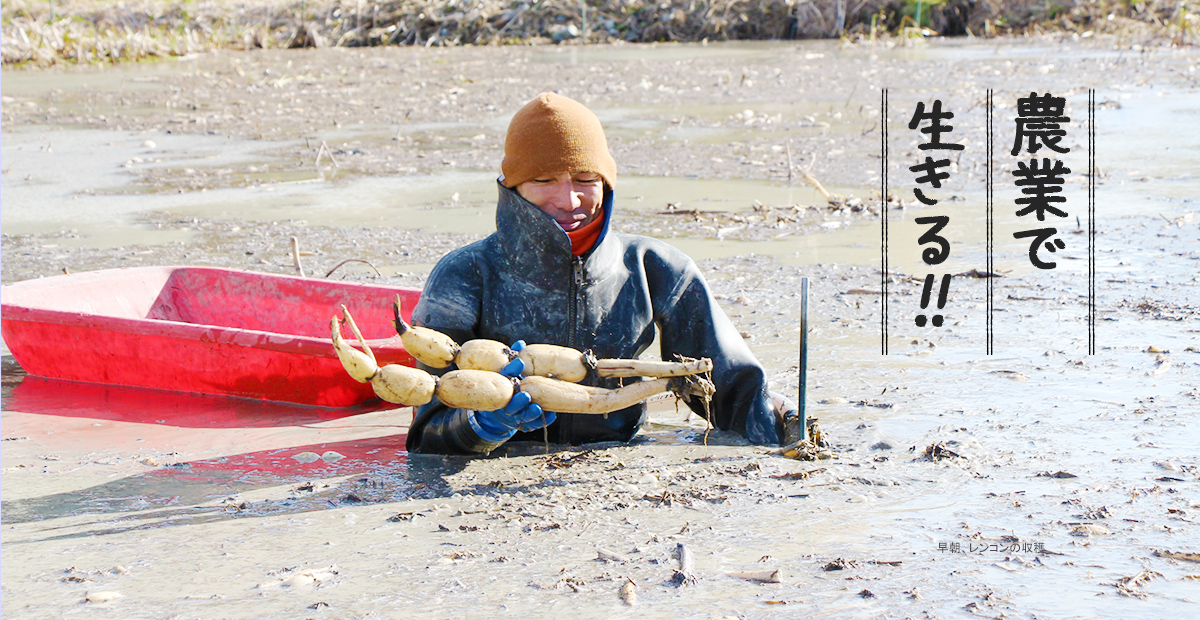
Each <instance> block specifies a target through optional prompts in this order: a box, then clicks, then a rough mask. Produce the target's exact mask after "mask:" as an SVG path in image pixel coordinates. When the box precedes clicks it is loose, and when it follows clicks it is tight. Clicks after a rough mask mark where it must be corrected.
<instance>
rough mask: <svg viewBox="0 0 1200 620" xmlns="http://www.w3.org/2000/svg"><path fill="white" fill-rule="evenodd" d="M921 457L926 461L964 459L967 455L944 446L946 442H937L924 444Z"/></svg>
mask: <svg viewBox="0 0 1200 620" xmlns="http://www.w3.org/2000/svg"><path fill="white" fill-rule="evenodd" d="M921 458H923V459H925V460H927V461H941V460H945V459H966V458H967V457H965V456H963V455H961V454H959V453H957V452H955V451H953V450H951V449H950V448H947V447H946V444H944V443H942V442H938V443H935V444H930V445H928V446H925V452H924V453H922V455H921Z"/></svg>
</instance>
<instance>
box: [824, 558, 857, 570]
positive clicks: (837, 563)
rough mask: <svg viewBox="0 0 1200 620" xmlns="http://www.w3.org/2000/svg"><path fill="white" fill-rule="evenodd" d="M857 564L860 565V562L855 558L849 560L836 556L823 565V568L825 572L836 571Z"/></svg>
mask: <svg viewBox="0 0 1200 620" xmlns="http://www.w3.org/2000/svg"><path fill="white" fill-rule="evenodd" d="M855 566H858V562H855V561H854V560H847V559H845V558H836V559H834V560H833V561H831V562H828V563H827V564H825V566H822V567H821V570H823V571H825V572H830V571H835V570H846V569H847V568H853V567H855Z"/></svg>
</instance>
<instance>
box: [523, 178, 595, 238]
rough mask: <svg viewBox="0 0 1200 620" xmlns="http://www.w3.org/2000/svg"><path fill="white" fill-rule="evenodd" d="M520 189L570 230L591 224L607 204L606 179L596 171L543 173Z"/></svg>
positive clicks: (526, 198) (526, 196) (535, 204)
mask: <svg viewBox="0 0 1200 620" xmlns="http://www.w3.org/2000/svg"><path fill="white" fill-rule="evenodd" d="M516 189H517V193H518V194H520V195H521V197H523V198H524V199H525V200H528V201H529V202H532V203H533V204H534V206H536V207H537V208H538V209H541V211H542V213H545V214H546V215H549V216H550V217H552V218H554V221H555V222H558V225H559V226H561V227H562V229H563V230H565V231H567V232H571V231H573V230H578V229H580V228H582V227H583V226H585V225H587V224H590V223H591V222H592V221H593V220H595V219H596V216H598V215H600V207H601V206H602V205H603V204H604V179H602V178H601V177H600V175H598V174H596V173H594V172H559V173H555V174H543V175H539V176H537V177H534V178H533V179H531V180H529V181H525V182H524V183H522V184H520V185H518V186H517V187H516Z"/></svg>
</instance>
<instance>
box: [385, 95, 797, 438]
mask: <svg viewBox="0 0 1200 620" xmlns="http://www.w3.org/2000/svg"><path fill="white" fill-rule="evenodd" d="M500 169H501V175H500V178H499V180H498V185H499V187H498V189H499V192H500V199H499V204H498V206H497V207H496V232H495V233H493V234H492V235H490V236H488V237H487V238H486V239H483V240H482V241H478V242H475V243H472V244H470V245H468V246H466V247H462V248H459V249H457V250H454V251H452V252H450V253H449V254H447V255H446V256H445V257H443V258H442V259H441V260H440V261H439V262H438V264H437V266H435V267H434V269H433V272H432V273H430V275H429V281H428V282H427V283H426V284H425V291H424V293H422V295H421V300H420V302H419V303H418V304H417V306H416V308H415V309H414V311H413V319H414V320H413V322H414V324H418V325H424V326H426V327H431V328H433V329H436V330H438V331H440V332H442V333H445V334H447V335H449V336H450V337H452V338H454V339H455V340H456V341H458V342H459V343H460V344H461V343H463V342H465V341H467V340H470V339H473V338H487V339H492V340H499V341H501V342H506V343H510V342H511V343H517V341H523V342H529V343H550V344H558V345H563V346H567V347H572V348H575V349H578V350H580V351H584V350H587V349H591V350H592V352H593V353H594V354H595V355H596V357H598V358H626V359H631V358H637V357H638V356H639V355H640V354H641V353H642V352H643V351H645V350H646V348H647V347H649V346H650V344H651V341H653V340H654V333H655V327H656V326H657V327H658V331H659V342H660V345H661V350H662V356H663V358H664V359H668V360H669V359H671V357H672V355H674V354H678V355H682V356H685V357H692V358H700V357H707V358H711V359H712V360H713V364H714V368H713V371H712V380H713V383H714V385H715V386H716V394H715V396H714V397H713V399H712V402H711V405H710V408H709V411H710V414H709V415H711V418H710V419H711V421H712V424H713V425H714V426H716V427H717V428H720V429H725V430H733V431H735V432H737V433H739V434H741V435H743V436H745V437H746V438H748V439H749V440H750V441H752V442H754V443H757V444H775V443H781V442H783V441H785V440H794V439H798V438H799V428H798V427H799V423H798V414H797V412H796V411H795V407H794V405H791V404H790V403H788V402H787V401H786V399H784V398H782V397H779V396H778V395H772V394H771V393H769V392H768V390H767V384H766V378H765V376H764V372H763V368H762V366H761V365H759V363H758V360H757V359H755V357H754V355H753V354H752V353H751V352H750V349H749V348H748V347H747V346H746V344H745V342H744V341H743V340H742V337H741V336H740V335H739V333H738V331H737V329H735V328H734V326H733V324H732V323H731V322H730V321H729V318H728V317H726V316H725V313H724V312H723V311H722V310H721V308H720V307H719V306H718V305H717V302H716V301H715V300H713V297H712V294H711V293H710V292H709V289H708V284H707V283H706V282H705V281H704V276H703V275H701V273H700V270H699V269H698V268H697V267H696V264H695V263H694V262H693V261H692V260H691V259H690V258H688V257H687V256H686V255H685V254H684V253H683V252H681V251H679V250H677V249H675V248H674V247H672V246H670V245H668V244H666V243H664V242H662V241H659V240H657V239H652V238H649V237H642V236H637V235H627V234H624V233H617V232H613V231H612V230H610V226H609V222H610V221H611V219H612V216H613V194H614V188H615V187H616V184H617V165H616V162H614V161H613V158H612V156H611V155H610V154H609V152H608V142H607V140H606V139H605V137H604V129H603V128H602V127H601V126H600V120H599V119H597V118H596V115H595V114H593V113H592V112H591V111H590V110H588V109H587V108H586V107H584V106H583V105H582V104H580V103H578V102H576V101H574V100H572V99H569V98H567V97H563V96H560V95H557V94H554V93H543V94H541V95H538V97H537V98H536V99H534V100H533V101H531V102H529V103H528V104H526V105H525V106H524V107H523V108H521V109H520V110H519V111H518V112H517V113H516V115H515V116H513V119H512V122H511V124H510V125H509V126H508V135H507V137H506V139H505V142H504V160H503V162H501V164H500ZM522 345H523V343H520V344H514V348H516V347H519V346H522ZM515 363H516V364H518V365H519V362H515ZM426 370H429V371H430V372H435V373H436V372H437V371H436V370H432V369H428V368H426ZM520 370H521V369H520V368H516V369H515V371H510V372H517V371H520ZM598 385H601V386H602V387H616V386H617V380H615V379H608V380H604V379H601V380H600V382H599V383H598ZM688 405H689V406H690V407H691V408H692V410H693V411H695V412H696V413H698V414H700V415H701V416H704V415H706V414H705V409H704V404H703V403H702V402H700V401H699V400H698V399H689V402H688ZM785 418H786V421H785ZM645 421H646V406H645V405H644V404H643V405H636V406H633V407H630V408H628V409H623V410H620V411H616V412H613V413H610V414H607V415H592V414H571V413H556V412H553V411H542V410H541V408H540V407H539V406H538V405H536V404H531V403H530V401H529V395H528V394H525V393H524V392H518V393H517V394H516V395H514V396H513V398H512V400H511V402H510V403H509V404H508V406H507V407H504V408H502V409H499V410H496V411H470V410H464V409H450V408H448V407H446V406H445V405H443V404H441V403H440V402H438V401H437V400H436V399H435V400H434V401H433V402H431V403H429V404H427V405H425V406H423V407H421V409H420V411H418V412H417V414H416V417H415V419H414V420H413V423H412V427H411V428H410V429H409V433H408V450H409V451H411V452H426V453H439V454H480V453H484V454H486V453H488V452H490V451H492V450H494V449H495V448H497V447H498V446H500V445H501V444H503V443H505V442H507V441H513V440H517V441H520V440H536V441H541V440H542V439H543V438H544V437H548V438H549V440H550V441H551V442H554V443H561V444H575V445H577V444H581V443H590V442H599V441H629V440H630V439H631V438H633V436H634V435H635V434H636V433H637V431H638V428H639V427H641V425H642V423H643V422H645ZM789 427H790V428H789ZM543 429H544V430H543Z"/></svg>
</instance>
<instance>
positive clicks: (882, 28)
mask: <svg viewBox="0 0 1200 620" xmlns="http://www.w3.org/2000/svg"><path fill="white" fill-rule="evenodd" d="M2 16H3V19H2V32H0V36H2V52H3V62H4V64H6V65H13V64H34V65H50V64H56V63H64V62H65V63H88V64H90V63H111V62H120V61H128V60H139V59H145V58H153V57H165V56H183V55H187V54H194V53H200V52H205V51H210V50H213V49H254V48H296V47H330V46H340V47H359V46H377V45H422V46H444V45H496V44H542V43H545V44H579V43H612V42H663V41H696V42H699V41H717V40H730V39H735V40H762V39H813V38H844V39H847V40H850V41H857V40H864V39H866V40H879V39H896V40H901V41H911V40H918V39H921V38H924V37H927V36H938V35H940V36H976V37H992V36H998V35H1021V34H1037V33H1041V32H1047V31H1054V32H1062V33H1068V34H1072V35H1074V36H1084V37H1087V36H1092V35H1093V34H1112V35H1117V36H1118V37H1119V38H1120V40H1121V41H1122V42H1125V43H1126V44H1129V45H1133V44H1145V43H1146V42H1148V41H1154V42H1156V43H1160V44H1170V45H1194V44H1195V43H1196V41H1197V36H1198V35H1200V2H1197V1H1196V0H1170V1H1168V0H1148V1H1146V2H1137V1H1133V0H1098V1H1084V0H663V1H662V2H653V1H646V0H388V1H383V2H370V1H367V0H244V1H243V0H65V1H64V0H49V1H47V0H12V1H9V2H5V3H4V5H3V9H2Z"/></svg>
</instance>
